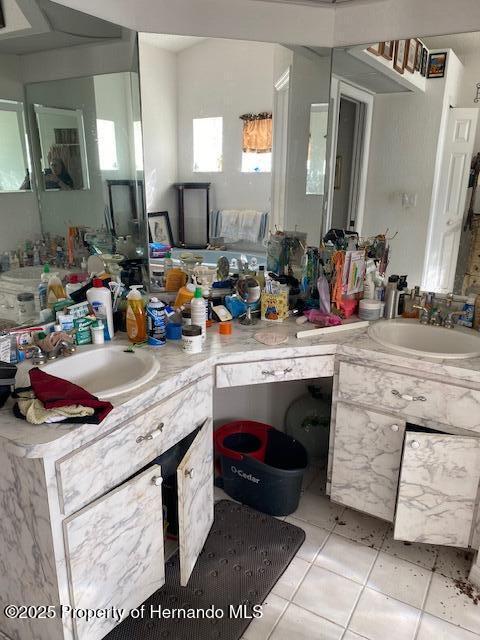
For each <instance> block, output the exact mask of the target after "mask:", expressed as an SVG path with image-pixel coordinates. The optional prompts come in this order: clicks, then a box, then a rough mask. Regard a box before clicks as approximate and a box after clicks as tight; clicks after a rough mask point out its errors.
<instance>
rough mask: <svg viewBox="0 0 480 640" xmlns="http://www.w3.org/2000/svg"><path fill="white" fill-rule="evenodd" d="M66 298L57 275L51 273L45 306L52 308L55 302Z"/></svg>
mask: <svg viewBox="0 0 480 640" xmlns="http://www.w3.org/2000/svg"><path fill="white" fill-rule="evenodd" d="M66 297H67V294H66V293H65V289H64V288H63V285H62V281H61V280H60V278H59V277H58V273H52V274H51V275H50V277H49V279H48V285H47V305H48V306H49V307H53V305H54V304H55V302H58V301H59V300H64V299H65V298H66Z"/></svg>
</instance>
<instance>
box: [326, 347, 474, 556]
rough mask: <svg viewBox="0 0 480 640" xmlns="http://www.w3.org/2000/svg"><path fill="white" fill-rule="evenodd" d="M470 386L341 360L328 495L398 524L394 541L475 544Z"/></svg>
mask: <svg viewBox="0 0 480 640" xmlns="http://www.w3.org/2000/svg"><path fill="white" fill-rule="evenodd" d="M432 377H433V376H432ZM472 387H474V385H473V384H472V385H471V386H466V385H465V383H459V384H458V385H456V384H453V383H448V384H447V383H445V382H443V381H440V380H437V379H429V378H428V377H423V376H422V377H420V376H419V375H418V372H412V374H411V375H410V374H409V373H408V372H406V371H404V370H400V371H398V370H391V369H388V368H387V366H385V365H383V366H382V365H377V366H370V365H364V364H357V363H356V362H351V361H349V360H342V359H340V361H339V362H338V363H337V371H336V379H335V384H334V389H335V391H334V406H333V411H332V424H331V431H332V433H331V440H330V441H331V443H332V444H333V453H331V456H330V463H329V485H330V497H331V499H332V500H334V501H335V502H339V503H341V504H344V505H347V506H350V507H352V508H354V509H357V510H359V511H363V512H365V513H368V514H370V515H373V516H376V517H379V518H383V519H384V520H388V521H390V522H394V537H395V538H396V539H399V540H405V541H410V542H424V543H433V544H443V545H450V546H456V547H468V546H477V544H476V542H475V540H476V537H475V534H476V529H478V524H477V520H478V516H477V513H478V509H479V504H478V503H479V495H480V437H479V436H480V389H478V388H472ZM477 534H478V532H477ZM477 537H478V535H477Z"/></svg>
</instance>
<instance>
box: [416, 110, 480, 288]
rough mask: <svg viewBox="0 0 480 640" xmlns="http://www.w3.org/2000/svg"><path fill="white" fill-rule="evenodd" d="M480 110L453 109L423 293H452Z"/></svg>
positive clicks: (436, 195)
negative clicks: (424, 291) (479, 111)
mask: <svg viewBox="0 0 480 640" xmlns="http://www.w3.org/2000/svg"><path fill="white" fill-rule="evenodd" d="M477 120H478V109H457V108H451V109H450V110H449V114H448V120H447V128H446V133H445V143H444V146H443V151H442V155H441V157H440V158H439V160H437V162H440V173H439V176H438V177H439V179H438V181H437V187H436V192H435V193H434V194H433V197H432V210H431V213H430V223H429V239H428V246H427V253H426V256H425V268H424V276H423V283H422V289H424V290H426V291H438V292H442V293H449V292H451V291H453V285H454V280H455V270H456V267H457V258H458V248H459V245H460V235H461V232H462V223H463V216H464V213H465V202H466V198H467V189H468V178H469V175H470V164H471V161H472V155H473V145H474V143H475V133H476V130H477Z"/></svg>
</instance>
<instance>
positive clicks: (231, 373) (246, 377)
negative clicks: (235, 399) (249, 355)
mask: <svg viewBox="0 0 480 640" xmlns="http://www.w3.org/2000/svg"><path fill="white" fill-rule="evenodd" d="M333 365H334V356H333V355H331V356H309V357H306V358H287V359H281V360H280V359H279V360H262V361H259V362H239V363H237V364H219V365H217V367H216V376H217V377H216V385H217V388H219V389H221V388H223V387H241V386H244V385H249V384H262V383H265V382H283V381H286V380H302V379H308V378H329V377H331V376H333Z"/></svg>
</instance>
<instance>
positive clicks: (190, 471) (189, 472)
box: [185, 469, 193, 478]
mask: <svg viewBox="0 0 480 640" xmlns="http://www.w3.org/2000/svg"><path fill="white" fill-rule="evenodd" d="M185 476H188V477H189V478H193V469H185Z"/></svg>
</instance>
